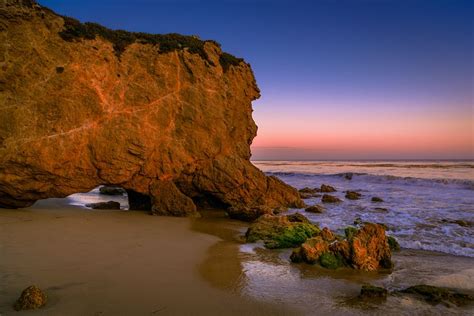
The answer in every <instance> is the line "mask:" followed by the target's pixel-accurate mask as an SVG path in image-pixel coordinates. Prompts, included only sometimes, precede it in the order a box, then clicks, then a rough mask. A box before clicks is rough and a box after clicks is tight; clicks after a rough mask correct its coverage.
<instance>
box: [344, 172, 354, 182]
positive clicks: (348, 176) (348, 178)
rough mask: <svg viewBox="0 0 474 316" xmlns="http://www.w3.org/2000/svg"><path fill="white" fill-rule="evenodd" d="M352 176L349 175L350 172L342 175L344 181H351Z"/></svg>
mask: <svg viewBox="0 0 474 316" xmlns="http://www.w3.org/2000/svg"><path fill="white" fill-rule="evenodd" d="M352 176H353V174H352V173H350V172H348V173H345V174H344V179H346V180H352Z"/></svg>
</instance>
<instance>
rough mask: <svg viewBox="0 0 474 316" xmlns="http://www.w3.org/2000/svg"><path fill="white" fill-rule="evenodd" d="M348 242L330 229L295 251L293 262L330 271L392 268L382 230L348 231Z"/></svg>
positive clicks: (369, 227) (371, 226)
mask: <svg viewBox="0 0 474 316" xmlns="http://www.w3.org/2000/svg"><path fill="white" fill-rule="evenodd" d="M345 235H346V238H345V239H342V238H337V236H336V235H334V234H333V233H332V232H331V231H330V230H329V229H328V228H324V229H323V230H322V231H320V232H319V234H318V235H317V236H315V237H312V238H310V239H308V240H306V242H305V243H303V244H302V245H301V247H300V248H298V249H295V250H293V253H292V255H291V260H292V261H293V262H301V261H304V262H306V263H310V264H314V263H319V264H320V265H321V266H323V267H325V268H329V269H336V268H338V267H342V266H349V267H352V268H354V269H359V270H365V271H373V270H378V269H380V268H391V267H392V266H393V264H392V261H391V251H390V248H389V246H388V242H387V236H386V235H385V229H384V228H383V226H381V225H378V224H373V223H366V224H364V226H363V227H362V228H360V229H357V228H355V227H351V226H349V227H347V228H346V229H345Z"/></svg>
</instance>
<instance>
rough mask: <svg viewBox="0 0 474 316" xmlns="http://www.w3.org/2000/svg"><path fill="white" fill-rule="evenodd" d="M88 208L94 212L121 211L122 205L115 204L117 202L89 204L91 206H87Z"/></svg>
mask: <svg viewBox="0 0 474 316" xmlns="http://www.w3.org/2000/svg"><path fill="white" fill-rule="evenodd" d="M86 206H87V207H90V208H92V209H94V210H119V209H120V203H119V202H115V201H108V202H99V203H89V204H86Z"/></svg>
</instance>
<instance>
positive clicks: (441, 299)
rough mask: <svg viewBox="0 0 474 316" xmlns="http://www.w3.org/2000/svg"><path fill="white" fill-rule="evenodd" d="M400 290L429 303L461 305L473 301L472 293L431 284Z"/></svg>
mask: <svg viewBox="0 0 474 316" xmlns="http://www.w3.org/2000/svg"><path fill="white" fill-rule="evenodd" d="M400 292H401V293H406V294H412V295H415V296H416V297H418V298H421V299H423V300H424V301H426V302H428V303H431V304H439V303H444V304H446V305H449V304H454V305H456V306H463V305H468V304H472V303H474V297H473V296H472V295H469V294H465V293H461V292H459V291H457V290H453V289H448V288H443V287H437V286H431V285H424V284H422V285H415V286H411V287H409V288H407V289H405V290H402V291H400Z"/></svg>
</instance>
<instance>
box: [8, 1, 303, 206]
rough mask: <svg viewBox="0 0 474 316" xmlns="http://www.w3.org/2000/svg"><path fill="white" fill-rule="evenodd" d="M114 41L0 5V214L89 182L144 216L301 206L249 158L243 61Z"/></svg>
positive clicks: (129, 38)
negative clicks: (120, 192) (113, 191)
mask: <svg viewBox="0 0 474 316" xmlns="http://www.w3.org/2000/svg"><path fill="white" fill-rule="evenodd" d="M71 21H72V22H71ZM91 34H92V35H91ZM94 34H95V35H94ZM117 34H118V33H117ZM117 34H116V33H113V32H111V31H110V30H107V29H104V28H101V27H100V26H97V25H95V24H91V25H89V26H87V27H85V26H84V25H82V24H80V23H79V22H77V21H75V22H74V21H73V20H70V19H66V25H65V19H64V18H63V17H61V16H59V15H57V14H55V13H54V12H52V11H50V10H48V9H46V8H43V7H41V6H39V5H37V4H36V3H35V2H34V1H20V0H6V1H3V2H0V38H1V42H2V45H0V207H4V208H18V207H26V206H30V205H32V204H33V203H34V202H35V201H37V200H39V199H44V198H50V197H65V196H67V195H70V194H72V193H77V192H87V191H90V190H91V189H93V188H94V187H97V186H98V185H101V184H104V185H115V186H120V187H122V188H124V189H126V190H127V193H128V195H129V196H130V197H131V201H130V202H131V203H130V205H137V207H145V208H151V209H152V210H153V212H154V213H155V214H172V215H188V214H193V213H195V212H196V205H197V206H199V205H200V204H201V203H203V204H206V205H213V206H218V207H222V208H227V207H231V206H232V207H234V208H239V207H254V206H259V205H265V206H266V207H270V208H276V207H281V206H286V207H299V206H302V205H304V204H303V203H302V201H301V199H300V198H299V195H298V192H297V191H296V190H295V189H293V188H291V187H289V186H288V185H286V184H284V183H283V182H281V181H280V180H278V179H277V178H274V177H266V176H265V175H264V174H263V173H262V172H261V171H260V170H258V169H257V168H256V167H254V166H253V165H252V164H251V163H250V162H249V158H250V155H251V153H250V144H251V142H252V140H253V138H254V137H255V135H256V131H257V127H256V125H255V123H254V121H253V119H252V105H251V102H252V101H253V100H255V99H257V98H258V97H259V96H260V94H259V90H258V87H257V85H256V82H255V79H254V76H253V73H252V70H251V68H250V66H249V65H248V64H246V63H245V62H243V61H242V60H240V59H236V58H235V57H232V56H230V55H228V54H225V53H223V52H222V51H221V49H220V46H219V45H218V44H217V43H215V42H213V41H200V40H199V39H196V38H195V37H184V36H180V35H169V36H168V35H165V36H163V37H156V36H152V35H147V34H135V35H134V33H124V34H125V35H123V34H122V33H120V34H119V35H120V36H116V35H117ZM127 34H128V35H127ZM130 34H131V35H130ZM103 37H105V38H107V39H104V38H103ZM112 42H113V43H112Z"/></svg>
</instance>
